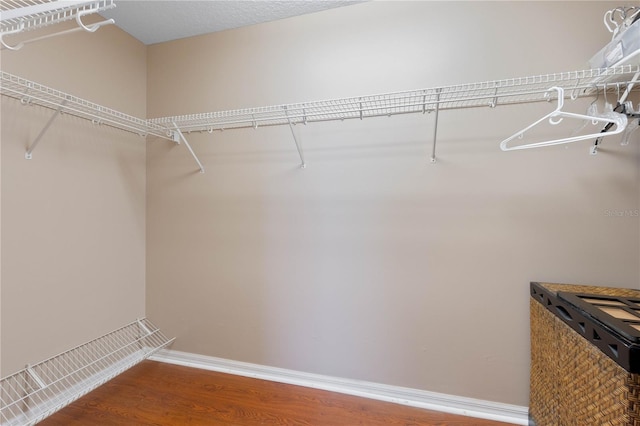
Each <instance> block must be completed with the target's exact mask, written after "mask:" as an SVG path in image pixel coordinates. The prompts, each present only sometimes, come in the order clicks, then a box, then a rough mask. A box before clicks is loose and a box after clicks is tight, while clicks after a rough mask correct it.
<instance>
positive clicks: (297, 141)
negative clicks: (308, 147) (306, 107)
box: [284, 106, 307, 169]
mask: <svg viewBox="0 0 640 426" xmlns="http://www.w3.org/2000/svg"><path fill="white" fill-rule="evenodd" d="M284 112H285V115H286V117H287V122H288V123H289V129H291V135H292V136H293V141H294V142H295V143H296V149H297V150H298V155H299V156H300V168H301V169H304V168H306V167H307V164H306V163H305V162H304V152H303V151H302V145H301V144H300V141H299V140H298V137H297V136H296V132H295V131H294V130H293V123H292V122H291V118H289V113H288V112H287V107H286V106H285V107H284Z"/></svg>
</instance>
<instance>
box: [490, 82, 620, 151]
mask: <svg viewBox="0 0 640 426" xmlns="http://www.w3.org/2000/svg"><path fill="white" fill-rule="evenodd" d="M554 90H555V91H556V92H557V93H558V106H557V108H556V109H555V110H554V111H552V112H550V113H549V114H547V115H545V116H544V117H542V118H540V119H539V120H537V121H535V122H534V123H533V124H531V125H529V126H527V127H525V128H524V129H522V130H520V131H519V132H517V133H515V134H514V135H512V136H510V137H508V138H507V139H505V140H503V141H502V142H500V149H502V150H503V151H513V150H516V149H529V148H540V147H543V146H552V145H561V144H567V143H572V142H578V141H582V140H587V139H593V138H598V137H602V136H603V134H602V133H601V132H597V133H590V134H587V135H580V136H571V137H568V138H563V139H554V140H550V141H542V142H533V143H528V144H524V145H515V146H509V145H508V144H509V142H511V141H512V140H514V139H522V138H523V136H524V134H525V133H526V132H527V131H529V130H530V129H532V128H533V127H536V126H537V125H538V124H540V123H542V122H544V121H547V120H548V121H549V123H550V124H552V125H556V124H559V123H560V122H562V120H563V119H565V118H577V119H580V120H590V121H592V122H593V123H613V124H615V126H616V128H615V130H613V131H611V132H608V133H607V134H606V136H609V135H616V134H618V133H621V132H623V131H624V130H625V128H626V126H627V116H626V115H624V114H620V113H617V112H614V111H613V110H607V111H605V112H604V113H602V114H597V115H586V114H576V113H572V112H566V111H563V110H562V108H563V106H564V89H563V88H562V87H552V88H550V89H549V91H548V92H551V91H554Z"/></svg>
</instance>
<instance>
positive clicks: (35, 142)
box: [24, 99, 67, 160]
mask: <svg viewBox="0 0 640 426" xmlns="http://www.w3.org/2000/svg"><path fill="white" fill-rule="evenodd" d="M66 103H67V100H66V99H65V100H63V101H62V102H61V103H60V106H59V107H58V109H57V110H56V112H55V113H54V114H53V115H52V116H51V118H50V119H49V121H47V124H45V125H44V127H43V128H42V130H41V131H40V134H38V136H37V137H36V138H35V139H34V140H33V142H32V143H31V146H30V147H29V148H27V152H26V153H25V154H24V158H26V159H27V160H31V158H32V157H33V156H32V153H33V150H34V149H35V148H36V146H38V143H39V142H40V139H42V137H43V136H44V134H45V133H47V130H49V127H50V126H51V124H53V122H54V120H55V119H56V118H58V116H59V115H60V113H61V112H62V109H63V108H64V106H65V105H66Z"/></svg>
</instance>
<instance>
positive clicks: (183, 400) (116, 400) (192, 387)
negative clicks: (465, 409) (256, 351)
mask: <svg viewBox="0 0 640 426" xmlns="http://www.w3.org/2000/svg"><path fill="white" fill-rule="evenodd" d="M38 425H39V426H63V425H64V426H80V425H82V426H90V425H100V426H111V425H127V426H147V425H149V426H150V425H155V426H167V425H176V426H178V425H179V426H183V425H242V426H245V425H247V426H252V425H313V426H325V425H326V426H329V425H336V426H337V425H340V426H342V425H368V426H378V425H380V426H382V425H385V426H387V425H421V426H452V425H458V426H459V425H473V426H505V425H506V423H500V422H495V421H490V420H482V419H475V418H469V417H463V416H455V415H451V414H444V413H440V412H436V411H428V410H423V409H419V408H413V407H407V406H403V405H398V404H392V403H388V402H380V401H375V400H371V399H366V398H358V397H355V396H349V395H343V394H339V393H334V392H328V391H322V390H317V389H310V388H305V387H300V386H292V385H286V384H282V383H276V382H270V381H266V380H258V379H251V378H246V377H241V376H235V375H230V374H223V373H217V372H212V371H207V370H201V369H195V368H189V367H181V366H176V365H171V364H166V363H161V362H156V361H144V362H142V363H141V364H138V365H137V366H135V367H133V368H132V369H130V370H128V371H126V372H125V373H123V374H121V375H119V376H117V377H116V378H115V379H113V380H111V381H110V382H108V383H106V384H104V385H103V386H101V387H99V388H98V389H96V390H95V391H93V392H91V393H89V394H87V395H85V396H84V397H82V398H81V399H79V400H77V401H76V402H74V403H73V404H71V405H69V406H68V407H65V408H63V409H62V410H61V411H59V412H57V413H56V414H54V415H53V416H51V417H49V418H47V419H45V420H44V421H43V422H41V423H39V424H38Z"/></svg>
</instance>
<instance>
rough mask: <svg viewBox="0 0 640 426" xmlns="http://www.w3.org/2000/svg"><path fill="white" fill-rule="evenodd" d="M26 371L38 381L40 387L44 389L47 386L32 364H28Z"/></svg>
mask: <svg viewBox="0 0 640 426" xmlns="http://www.w3.org/2000/svg"><path fill="white" fill-rule="evenodd" d="M26 371H27V374H28V375H29V377H31V378H32V379H33V381H34V382H36V384H37V385H38V387H39V388H40V389H44V388H46V387H47V385H46V383H45V382H44V381H43V380H42V379H41V378H40V376H38V374H37V373H36V372H35V371H34V370H33V368H31V366H30V365H27V368H26Z"/></svg>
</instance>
